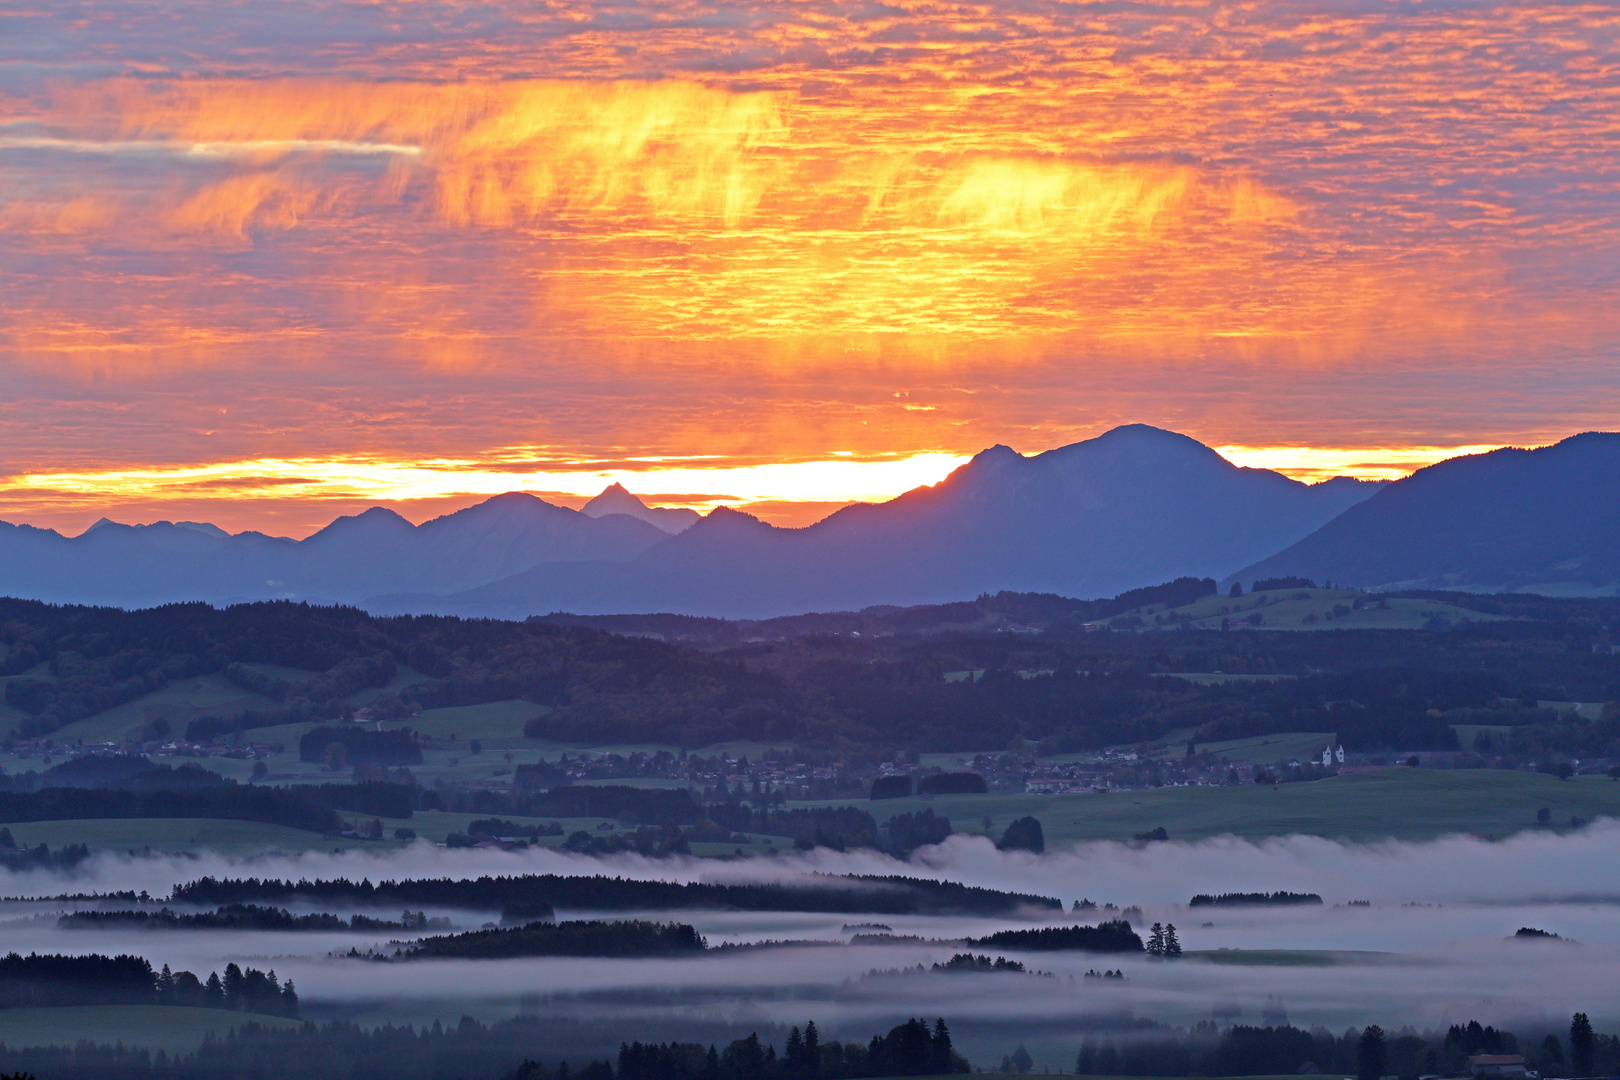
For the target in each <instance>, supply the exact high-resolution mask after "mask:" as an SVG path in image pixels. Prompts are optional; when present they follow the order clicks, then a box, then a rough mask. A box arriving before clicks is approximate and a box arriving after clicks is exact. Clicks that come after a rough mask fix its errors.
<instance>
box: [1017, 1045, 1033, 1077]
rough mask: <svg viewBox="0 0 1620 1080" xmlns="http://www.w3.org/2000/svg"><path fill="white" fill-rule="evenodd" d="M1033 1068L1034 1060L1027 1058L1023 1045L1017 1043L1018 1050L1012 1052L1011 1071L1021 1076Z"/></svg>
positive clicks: (1027, 1052)
mask: <svg viewBox="0 0 1620 1080" xmlns="http://www.w3.org/2000/svg"><path fill="white" fill-rule="evenodd" d="M1034 1067H1035V1059H1034V1058H1032V1057H1030V1056H1029V1051H1028V1050H1026V1049H1024V1044H1023V1043H1019V1044H1018V1049H1016V1050H1014V1051H1013V1052H1012V1071H1013V1072H1015V1073H1017V1074H1018V1075H1020V1076H1022V1075H1024V1074H1025V1073H1027V1072H1029V1070H1031V1069H1033V1068H1034Z"/></svg>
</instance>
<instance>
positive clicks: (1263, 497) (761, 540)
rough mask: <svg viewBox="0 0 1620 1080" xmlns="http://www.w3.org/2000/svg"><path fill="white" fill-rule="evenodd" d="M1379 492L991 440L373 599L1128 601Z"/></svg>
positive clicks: (534, 606) (381, 602)
mask: <svg viewBox="0 0 1620 1080" xmlns="http://www.w3.org/2000/svg"><path fill="white" fill-rule="evenodd" d="M1377 487H1378V485H1376V484H1370V483H1363V482H1361V481H1356V480H1351V479H1345V478H1340V479H1335V480H1330V481H1327V482H1326V483H1321V484H1314V485H1310V484H1302V483H1300V482H1299V481H1296V480H1291V479H1289V478H1288V477H1286V476H1283V475H1282V474H1280V473H1275V472H1271V471H1268V470H1264V469H1244V468H1239V467H1238V466H1236V465H1233V464H1232V463H1231V462H1229V461H1227V460H1226V459H1225V458H1223V457H1221V456H1220V455H1219V454H1217V453H1216V452H1215V451H1214V450H1211V449H1210V448H1209V447H1207V446H1204V445H1203V444H1202V443H1199V442H1197V441H1196V440H1194V439H1190V438H1188V437H1187V436H1185V435H1178V434H1176V433H1174V432H1170V431H1163V430H1161V429H1159V428H1153V427H1148V426H1145V425H1140V424H1135V425H1129V426H1126V427H1120V428H1115V429H1114V430H1112V431H1110V432H1108V433H1106V434H1104V435H1101V436H1099V437H1098V438H1095V439H1090V440H1087V441H1085V442H1081V443H1075V444H1073V445H1071V446H1065V447H1061V448H1059V449H1056V450H1050V451H1047V452H1046V453H1044V454H1037V455H1034V456H1032V457H1025V456H1023V455H1021V454H1019V453H1017V452H1015V451H1013V450H1011V449H1009V448H1008V447H1005V446H993V447H991V448H990V449H988V450H985V451H983V452H981V453H980V454H978V455H977V456H975V457H974V458H973V459H972V460H971V461H969V462H968V463H967V464H965V465H963V466H961V467H960V468H958V469H957V470H956V471H955V472H953V473H951V475H950V476H948V477H946V478H945V479H944V480H943V481H941V482H940V483H938V484H934V485H932V486H929V487H921V488H917V489H915V490H912V491H909V492H907V493H905V494H904V495H901V496H900V497H899V498H896V499H893V500H891V501H889V502H886V503H879V504H868V503H858V504H855V505H852V506H846V507H844V508H843V509H841V510H839V511H837V512H835V513H833V514H832V515H830V516H828V517H827V518H824V519H823V520H821V521H819V522H817V523H816V524H814V525H811V526H809V527H807V528H802V529H782V528H777V527H776V526H773V525H769V524H767V523H765V522H763V521H760V520H759V519H757V518H754V517H751V516H749V515H747V514H744V513H740V512H737V511H734V510H727V509H718V510H715V511H714V512H712V513H710V514H709V515H708V516H706V517H705V518H703V519H702V520H701V521H699V522H698V523H697V524H696V525H693V526H692V527H691V528H690V529H688V530H686V531H685V532H683V533H681V534H680V535H678V536H675V537H671V538H670V539H668V540H664V541H661V542H660V543H658V544H656V545H654V546H652V547H650V548H648V549H647V550H646V551H644V552H642V553H640V554H639V555H637V556H636V557H635V558H632V559H624V560H607V559H598V560H594V561H591V562H575V563H556V562H553V563H543V564H539V565H536V566H534V567H533V568H531V569H529V570H525V571H523V572H522V573H519V574H515V575H513V576H512V577H509V578H506V579H503V580H501V581H495V582H491V583H490V584H488V585H484V586H481V587H478V588H474V589H470V590H467V591H465V592H461V593H456V594H453V595H448V596H437V597H435V596H428V595H424V594H421V593H415V594H404V595H395V596H382V597H375V598H373V599H372V600H370V601H368V602H367V605H366V606H367V607H368V608H370V609H371V610H373V611H377V612H407V611H415V612H424V611H425V612H439V613H444V614H460V615H481V616H490V617H497V618H518V617H523V616H526V615H529V614H534V613H537V612H548V611H554V610H564V611H576V612H591V613H594V614H614V613H625V612H643V611H670V612H679V613H683V614H690V615H707V616H716V617H721V618H768V617H771V616H773V615H782V614H788V613H792V612H801V611H838V610H851V609H858V608H863V607H867V606H869V605H873V604H893V605H902V606H903V605H910V604H934V603H941V602H945V601H950V600H959V599H963V598H965V597H972V596H976V595H978V594H979V593H983V592H999V591H1001V590H1010V591H1015V592H1051V593H1060V594H1062V595H1065V596H1079V597H1091V596H1112V595H1114V594H1116V593H1120V592H1124V591H1125V590H1127V589H1132V588H1136V587H1139V586H1142V585H1148V584H1155V583H1158V582H1161V581H1167V580H1169V579H1171V578H1175V577H1181V576H1186V575H1191V576H1194V577H1219V576H1222V575H1224V574H1229V573H1231V572H1232V571H1233V570H1234V569H1236V568H1239V567H1242V566H1245V565H1247V564H1249V563H1251V562H1254V561H1255V560H1257V559H1259V558H1262V557H1264V556H1265V555H1268V554H1271V553H1273V552H1276V551H1279V550H1281V549H1282V548H1284V547H1286V546H1287V545H1288V544H1290V543H1292V542H1293V541H1295V540H1297V539H1300V538H1302V537H1304V536H1306V535H1308V534H1310V533H1311V532H1312V531H1314V530H1315V529H1317V528H1318V527H1320V526H1321V525H1323V524H1326V523H1327V522H1328V521H1330V520H1332V519H1333V518H1334V517H1337V516H1338V515H1339V514H1340V513H1341V512H1343V511H1344V510H1345V509H1347V508H1348V507H1350V506H1352V505H1354V504H1355V503H1357V502H1360V501H1361V500H1363V499H1365V498H1367V497H1368V496H1369V495H1371V494H1372V493H1373V492H1374V491H1375V490H1376V489H1377Z"/></svg>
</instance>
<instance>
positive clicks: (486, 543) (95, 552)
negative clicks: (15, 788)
mask: <svg viewBox="0 0 1620 1080" xmlns="http://www.w3.org/2000/svg"><path fill="white" fill-rule="evenodd" d="M667 536H668V534H667V533H665V532H663V531H662V530H660V529H658V528H657V527H655V526H653V525H650V524H648V523H646V522H644V521H639V520H637V519H636V518H633V517H627V516H625V515H623V514H611V515H608V516H606V517H601V518H595V517H590V516H588V515H586V514H582V513H580V512H579V511H576V510H570V509H568V508H566V507H561V506H554V505H552V504H551V503H548V502H545V501H543V500H541V499H537V498H535V497H534V496H532V495H526V494H521V493H511V494H507V495H498V496H496V497H495V498H493V499H489V500H487V501H485V502H482V503H479V504H478V505H477V506H470V507H468V508H466V509H465V510H459V511H457V512H456V513H454V514H448V515H446V516H444V517H440V518H435V519H433V520H432V521H427V522H424V523H422V524H421V525H420V526H417V525H412V524H411V523H410V522H409V521H406V520H405V519H404V518H402V517H400V516H399V515H398V514H396V513H394V512H393V511H392V510H385V509H383V508H381V507H374V508H372V509H370V510H367V511H366V512H365V513H363V514H358V515H355V516H353V517H342V518H338V519H337V520H336V521H334V522H332V523H331V524H330V525H328V526H327V527H326V528H324V529H322V530H321V531H320V532H318V533H315V534H314V535H313V536H310V537H308V538H306V539H304V540H288V539H285V538H280V537H271V536H265V535H264V534H262V533H252V532H249V533H239V534H237V535H235V536H232V535H230V534H227V533H226V532H225V531H224V530H222V529H218V528H216V527H215V526H212V525H199V524H197V523H194V522H184V523H181V524H174V523H171V522H167V521H160V522H158V523H156V524H154V525H120V524H118V523H116V522H111V521H106V520H102V521H99V522H97V523H96V524H95V525H94V526H92V527H91V528H89V529H87V530H86V531H85V532H84V533H82V534H81V535H79V536H76V537H65V536H62V535H61V534H59V533H56V532H54V531H52V530H49V529H37V528H33V527H32V526H28V525H11V524H7V523H4V522H0V595H6V596H16V597H22V598H25V599H34V600H46V601H50V602H53V603H80V604H107V605H114V606H119V607H143V606H150V605H154V604H164V603H173V602H176V601H185V600H205V601H209V602H212V603H226V602H232V601H240V600H259V599H273V598H281V597H286V598H292V599H301V600H313V601H321V602H325V603H334V602H342V603H357V602H359V601H361V600H363V599H365V598H366V597H368V596H375V595H377V594H378V593H391V592H401V591H410V592H418V591H420V592H427V593H450V592H456V591H459V590H465V589H470V588H473V587H475V586H478V585H482V584H485V583H487V582H490V581H494V580H497V579H499V578H503V577H507V576H509V575H512V574H515V573H517V572H519V571H521V570H525V569H527V568H529V567H531V566H534V565H536V564H538V563H544V562H555V561H558V560H576V559H629V558H633V557H634V556H636V555H638V554H640V553H641V552H643V551H646V550H647V549H648V548H650V547H651V546H652V545H654V544H656V543H658V542H659V541H660V540H664V539H666V538H667Z"/></svg>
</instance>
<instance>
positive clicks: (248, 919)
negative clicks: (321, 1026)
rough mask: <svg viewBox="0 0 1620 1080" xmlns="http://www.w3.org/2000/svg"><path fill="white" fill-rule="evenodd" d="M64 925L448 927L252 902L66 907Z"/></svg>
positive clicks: (407, 917) (439, 922) (413, 916)
mask: <svg viewBox="0 0 1620 1080" xmlns="http://www.w3.org/2000/svg"><path fill="white" fill-rule="evenodd" d="M56 925H57V926H60V927H62V928H63V929H66V930H82V929H88V930H106V929H114V928H120V927H137V928H140V929H150V930H317V931H320V930H365V931H393V930H403V931H410V930H421V929H429V930H432V929H440V928H442V929H446V930H448V929H449V928H450V920H448V919H429V918H428V917H427V916H426V915H425V914H418V913H413V912H411V911H406V912H405V914H404V915H403V916H402V917H401V918H400V919H398V920H392V919H377V918H373V917H372V916H370V915H351V916H349V917H348V918H347V919H345V918H343V917H342V916H341V915H334V914H332V913H331V912H326V911H321V912H314V913H311V914H308V915H294V914H293V913H292V912H290V911H288V910H286V909H285V908H277V907H261V906H259V905H257V904H226V905H224V906H223V907H220V908H218V909H217V910H214V911H198V912H190V913H182V912H176V911H174V910H172V909H170V908H166V907H165V908H160V909H158V910H157V911H137V910H128V909H126V910H122V911H108V910H92V911H70V912H68V913H67V914H65V915H63V916H62V917H61V918H59V919H57V920H56Z"/></svg>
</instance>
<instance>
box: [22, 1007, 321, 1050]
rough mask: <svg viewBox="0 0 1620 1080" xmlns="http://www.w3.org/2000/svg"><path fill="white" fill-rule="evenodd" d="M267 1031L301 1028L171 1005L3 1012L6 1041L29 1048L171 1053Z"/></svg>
mask: <svg viewBox="0 0 1620 1080" xmlns="http://www.w3.org/2000/svg"><path fill="white" fill-rule="evenodd" d="M250 1022H251V1023H256V1024H260V1025H262V1026H264V1027H297V1026H298V1024H299V1021H297V1020H289V1019H286V1018H285V1017H280V1016H244V1015H242V1014H241V1013H238V1012H227V1011H226V1010H224V1009H189V1008H181V1007H179V1006H168V1005H70V1006H63V1007H60V1008H54V1009H5V1010H0V1043H4V1044H5V1045H6V1046H9V1047H12V1048H17V1047H24V1046H72V1045H73V1044H74V1043H76V1042H78V1041H79V1040H80V1039H88V1040H90V1041H91V1042H94V1043H119V1042H121V1043H123V1044H124V1045H125V1046H137V1047H143V1048H145V1049H148V1050H154V1051H155V1050H166V1051H168V1052H169V1053H170V1054H175V1053H190V1052H192V1051H193V1050H196V1049H197V1047H198V1045H199V1044H201V1042H202V1041H203V1036H204V1035H207V1034H209V1033H213V1034H215V1035H224V1034H225V1033H226V1032H228V1031H231V1030H233V1029H235V1028H238V1027H241V1026H242V1025H243V1024H246V1023H250Z"/></svg>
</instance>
